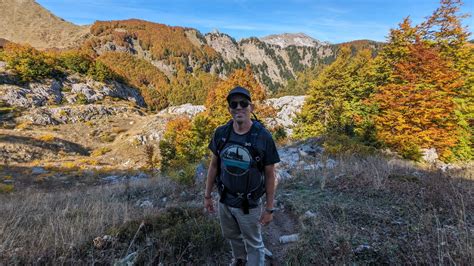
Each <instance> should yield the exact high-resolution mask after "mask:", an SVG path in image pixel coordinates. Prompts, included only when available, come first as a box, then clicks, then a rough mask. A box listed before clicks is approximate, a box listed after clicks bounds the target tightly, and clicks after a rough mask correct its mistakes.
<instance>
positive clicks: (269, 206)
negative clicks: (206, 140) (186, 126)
mask: <svg viewBox="0 0 474 266" xmlns="http://www.w3.org/2000/svg"><path fill="white" fill-rule="evenodd" d="M227 103H228V105H229V107H228V110H229V113H230V114H231V115H232V120H231V121H229V123H227V124H226V125H223V126H221V127H219V128H217V129H216V131H215V132H214V136H213V138H212V140H211V142H210V144H209V149H210V150H211V151H212V159H211V163H210V165H209V171H208V173H207V181H206V191H205V194H204V198H205V199H204V206H205V208H206V209H207V210H208V211H209V212H211V213H212V212H214V211H215V209H214V203H213V201H212V197H211V192H212V189H213V186H214V184H215V183H216V184H217V187H218V189H219V194H220V200H219V203H218V216H219V220H220V224H221V230H222V234H223V235H224V237H225V238H226V239H228V240H229V242H230V245H231V248H232V255H233V262H232V265H245V264H246V263H248V265H264V261H265V252H264V245H263V240H262V233H261V226H262V225H267V224H269V223H270V222H271V221H272V219H273V211H274V208H273V198H274V194H275V167H274V165H275V163H278V162H279V161H280V158H279V156H278V152H277V149H276V146H275V142H274V141H273V139H272V135H271V134H270V132H268V130H267V129H265V128H264V127H263V125H262V124H260V123H259V122H257V121H254V120H252V119H251V118H250V115H251V114H252V112H253V110H254V105H253V104H252V98H251V96H250V92H249V91H248V90H247V89H245V88H242V87H235V88H234V89H232V90H231V91H230V92H229V94H228V96H227ZM264 193H265V194H266V202H265V206H264V207H263V211H262V200H261V196H262V195H263V194H264Z"/></svg>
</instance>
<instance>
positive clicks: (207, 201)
mask: <svg viewBox="0 0 474 266" xmlns="http://www.w3.org/2000/svg"><path fill="white" fill-rule="evenodd" d="M204 208H206V210H207V211H208V212H209V213H215V212H216V208H215V207H214V201H213V200H212V198H204Z"/></svg>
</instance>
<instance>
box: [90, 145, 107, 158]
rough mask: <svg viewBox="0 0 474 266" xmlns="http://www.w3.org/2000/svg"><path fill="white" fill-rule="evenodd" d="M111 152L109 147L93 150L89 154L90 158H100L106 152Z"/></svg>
mask: <svg viewBox="0 0 474 266" xmlns="http://www.w3.org/2000/svg"><path fill="white" fill-rule="evenodd" d="M110 151H112V149H111V148H109V147H101V148H98V149H95V150H94V151H93V152H92V153H91V156H92V157H99V156H102V155H104V154H106V153H108V152H110Z"/></svg>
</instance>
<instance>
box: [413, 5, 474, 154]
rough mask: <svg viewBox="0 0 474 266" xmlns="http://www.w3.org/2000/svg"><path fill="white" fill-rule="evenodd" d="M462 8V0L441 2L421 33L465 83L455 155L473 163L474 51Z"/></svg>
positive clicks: (459, 94) (459, 93)
mask: <svg viewBox="0 0 474 266" xmlns="http://www.w3.org/2000/svg"><path fill="white" fill-rule="evenodd" d="M461 6H462V1H461V0H441V5H440V7H439V8H438V9H436V10H435V11H434V12H433V14H432V15H431V16H430V17H428V19H427V20H426V21H425V22H423V23H422V24H421V25H420V29H421V31H422V35H423V38H424V39H425V40H426V41H427V43H428V44H429V45H430V46H431V47H435V48H436V49H438V50H439V53H440V55H441V57H443V58H444V59H446V60H449V61H451V62H452V63H453V68H454V69H456V70H457V71H459V72H460V73H461V77H460V78H461V79H462V81H463V83H462V85H461V86H459V87H457V88H455V92H456V94H455V96H454V102H455V112H456V116H457V117H458V126H459V132H460V134H459V142H458V143H457V145H456V146H455V147H454V148H453V151H454V154H455V156H456V157H457V158H459V159H462V160H470V159H472V158H473V156H474V150H473V143H474V139H473V136H474V48H473V47H472V46H471V45H469V43H468V40H469V36H470V32H469V30H468V29H467V27H463V25H462V20H463V19H465V18H467V17H469V15H468V14H462V13H460V7H461Z"/></svg>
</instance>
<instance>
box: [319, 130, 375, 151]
mask: <svg viewBox="0 0 474 266" xmlns="http://www.w3.org/2000/svg"><path fill="white" fill-rule="evenodd" d="M323 139H324V143H323V147H324V151H325V152H326V153H327V154H328V155H342V154H347V155H351V154H354V155H359V156H360V155H370V154H374V153H375V152H376V149H375V148H374V147H369V146H366V145H364V144H363V143H362V142H360V141H359V140H357V139H356V138H351V137H349V136H347V135H344V134H329V135H326V136H324V138H323Z"/></svg>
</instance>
